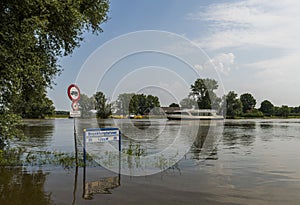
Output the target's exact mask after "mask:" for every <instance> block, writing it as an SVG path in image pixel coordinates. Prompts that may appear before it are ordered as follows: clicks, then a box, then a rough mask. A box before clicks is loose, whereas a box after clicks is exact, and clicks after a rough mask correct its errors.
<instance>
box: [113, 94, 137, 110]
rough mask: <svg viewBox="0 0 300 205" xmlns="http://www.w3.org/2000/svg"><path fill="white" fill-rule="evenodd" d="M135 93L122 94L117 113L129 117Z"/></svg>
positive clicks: (117, 102)
mask: <svg viewBox="0 0 300 205" xmlns="http://www.w3.org/2000/svg"><path fill="white" fill-rule="evenodd" d="M133 96H134V93H122V94H120V95H119V96H118V99H117V100H116V108H117V113H118V114H121V115H129V114H130V113H129V104H130V101H131V99H132V97H133Z"/></svg>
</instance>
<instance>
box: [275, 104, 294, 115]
mask: <svg viewBox="0 0 300 205" xmlns="http://www.w3.org/2000/svg"><path fill="white" fill-rule="evenodd" d="M290 112H291V110H290V108H289V107H288V106H287V105H282V106H281V107H275V115H276V116H281V117H288V116H289V114H290Z"/></svg>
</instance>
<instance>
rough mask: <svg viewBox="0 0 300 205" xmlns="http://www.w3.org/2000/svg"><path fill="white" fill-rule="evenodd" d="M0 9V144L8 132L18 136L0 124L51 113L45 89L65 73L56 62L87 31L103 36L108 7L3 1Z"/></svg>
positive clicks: (93, 1)
mask: <svg viewBox="0 0 300 205" xmlns="http://www.w3.org/2000/svg"><path fill="white" fill-rule="evenodd" d="M0 10H1V11H0V25H1V27H0V140H1V137H2V138H3V139H4V138H6V137H7V132H5V130H6V128H7V129H10V131H11V133H14V132H13V126H10V127H9V124H6V122H5V121H2V119H6V120H7V119H8V118H9V120H12V121H14V119H17V118H18V116H25V117H34V116H38V117H40V116H42V115H44V114H45V113H47V112H50V111H51V109H52V108H51V106H52V102H50V99H48V98H47V95H46V88H47V87H51V85H52V83H53V80H54V77H55V76H57V75H58V74H59V73H60V72H61V69H60V67H59V65H58V57H61V56H64V55H69V54H71V53H72V51H73V50H74V48H76V47H78V46H79V45H80V42H81V41H82V40H83V33H84V32H85V31H91V32H93V33H95V34H97V33H100V32H102V29H101V27H100V24H101V23H103V22H105V21H106V20H107V18H108V17H107V13H108V10H109V2H108V0H73V1H60V0H51V1H50V0H46V1H44V0H36V1H32V0H22V1H21V0H3V1H1V3H0ZM32 103H35V105H33V104H32ZM28 113H30V114H28ZM31 113H34V115H33V116H32V115H31ZM14 122H16V121H14ZM14 122H12V123H10V124H12V125H14V124H15V123H14ZM5 124H6V125H5ZM5 126H8V127H5ZM4 135H5V136H4ZM12 136H14V134H13V135H12Z"/></svg>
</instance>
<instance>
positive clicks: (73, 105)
mask: <svg viewBox="0 0 300 205" xmlns="http://www.w3.org/2000/svg"><path fill="white" fill-rule="evenodd" d="M72 109H73V110H74V111H77V110H79V105H78V102H77V101H74V102H73V103H72Z"/></svg>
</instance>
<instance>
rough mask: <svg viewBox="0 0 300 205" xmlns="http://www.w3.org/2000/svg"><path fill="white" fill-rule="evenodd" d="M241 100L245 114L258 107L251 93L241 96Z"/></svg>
mask: <svg viewBox="0 0 300 205" xmlns="http://www.w3.org/2000/svg"><path fill="white" fill-rule="evenodd" d="M240 100H241V102H242V105H243V112H244V113H246V112H249V111H251V110H252V109H254V107H255V105H256V100H255V98H254V97H253V96H252V95H251V94H250V93H244V94H242V95H241V96H240Z"/></svg>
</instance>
